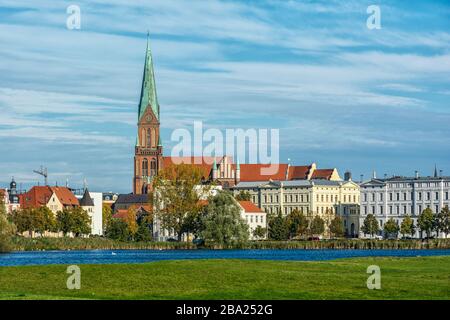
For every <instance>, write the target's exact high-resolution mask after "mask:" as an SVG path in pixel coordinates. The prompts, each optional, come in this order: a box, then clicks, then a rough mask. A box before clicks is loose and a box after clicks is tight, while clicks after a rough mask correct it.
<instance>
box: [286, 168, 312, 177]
mask: <svg viewBox="0 0 450 320" xmlns="http://www.w3.org/2000/svg"><path fill="white" fill-rule="evenodd" d="M310 170H311V165H309V166H290V167H289V180H306V179H308V174H309V172H310Z"/></svg>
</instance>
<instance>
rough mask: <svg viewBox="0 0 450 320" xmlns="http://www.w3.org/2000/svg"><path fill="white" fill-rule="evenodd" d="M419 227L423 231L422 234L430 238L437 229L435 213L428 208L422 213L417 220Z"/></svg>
mask: <svg viewBox="0 0 450 320" xmlns="http://www.w3.org/2000/svg"><path fill="white" fill-rule="evenodd" d="M417 225H418V227H419V229H420V231H421V234H422V232H425V233H426V235H427V237H428V238H429V237H430V236H431V232H432V231H433V229H434V227H435V222H434V214H433V211H431V209H430V208H426V209H425V210H423V211H422V213H421V214H420V215H419V218H418V219H417Z"/></svg>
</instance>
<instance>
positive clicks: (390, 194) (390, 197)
mask: <svg viewBox="0 0 450 320" xmlns="http://www.w3.org/2000/svg"><path fill="white" fill-rule="evenodd" d="M389 200H390V201H392V193H389Z"/></svg>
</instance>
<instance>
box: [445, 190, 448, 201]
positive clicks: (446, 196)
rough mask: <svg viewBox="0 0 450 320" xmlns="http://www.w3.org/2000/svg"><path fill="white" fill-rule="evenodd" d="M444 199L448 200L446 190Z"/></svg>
mask: <svg viewBox="0 0 450 320" xmlns="http://www.w3.org/2000/svg"><path fill="white" fill-rule="evenodd" d="M445 200H448V192H446V193H445Z"/></svg>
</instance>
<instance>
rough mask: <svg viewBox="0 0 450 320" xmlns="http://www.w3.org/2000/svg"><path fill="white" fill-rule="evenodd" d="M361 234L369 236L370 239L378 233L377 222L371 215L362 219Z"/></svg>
mask: <svg viewBox="0 0 450 320" xmlns="http://www.w3.org/2000/svg"><path fill="white" fill-rule="evenodd" d="M361 230H362V232H364V233H365V234H370V236H371V237H373V236H374V234H376V233H377V232H378V231H380V226H379V224H378V220H377V219H376V218H375V216H374V215H373V214H371V213H370V214H368V215H367V217H366V218H365V219H364V223H363V225H362V227H361Z"/></svg>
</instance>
